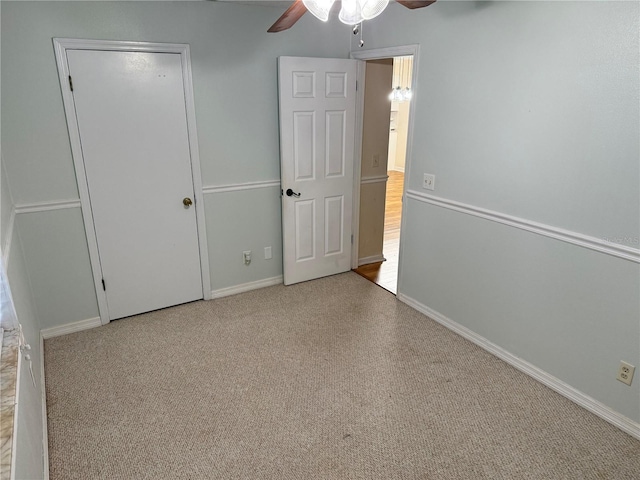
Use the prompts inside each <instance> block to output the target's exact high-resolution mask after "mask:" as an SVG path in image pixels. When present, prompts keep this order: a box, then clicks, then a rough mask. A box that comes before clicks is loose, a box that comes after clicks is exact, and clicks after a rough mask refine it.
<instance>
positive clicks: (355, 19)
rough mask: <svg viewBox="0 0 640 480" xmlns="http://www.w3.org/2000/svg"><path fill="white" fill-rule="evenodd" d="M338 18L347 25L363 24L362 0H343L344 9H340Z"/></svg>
mask: <svg viewBox="0 0 640 480" xmlns="http://www.w3.org/2000/svg"><path fill="white" fill-rule="evenodd" d="M338 18H339V19H340V21H341V22H342V23H346V24H347V25H357V24H358V23H362V21H363V20H364V17H363V16H362V8H361V6H360V0H342V8H340V14H339V15H338Z"/></svg>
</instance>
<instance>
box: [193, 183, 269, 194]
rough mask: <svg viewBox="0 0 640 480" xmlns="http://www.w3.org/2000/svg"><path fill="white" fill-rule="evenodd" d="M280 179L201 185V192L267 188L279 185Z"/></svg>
mask: <svg viewBox="0 0 640 480" xmlns="http://www.w3.org/2000/svg"><path fill="white" fill-rule="evenodd" d="M279 186H280V180H264V181H260V182H245V183H229V184H227V185H210V186H206V187H202V193H204V194H205V195H206V194H209V193H223V192H237V191H240V190H254V189H256V188H268V187H279Z"/></svg>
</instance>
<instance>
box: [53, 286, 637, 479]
mask: <svg viewBox="0 0 640 480" xmlns="http://www.w3.org/2000/svg"><path fill="white" fill-rule="evenodd" d="M45 350H46V379H47V403H48V413H49V455H50V465H51V467H50V468H51V479H52V480H59V479H65V480H70V479H82V480H87V479H136V480H137V479H193V480H195V479H301V480H311V479H385V480H387V479H440V478H442V479H482V478H486V479H500V478H504V479H520V478H535V479H564V478H567V479H570V478H575V479H589V478H594V479H595V478H597V479H602V478H607V479H616V480H617V479H638V478H640V442H639V441H637V440H635V439H633V438H632V437H630V436H628V435H627V434H625V433H623V432H621V431H619V430H618V429H616V428H615V427H613V426H611V425H609V424H608V423H606V422H604V421H603V420H600V419H599V418H597V417H596V416H594V415H592V414H590V413H588V412H587V411H585V410H583V409H582V408H580V407H578V406H576V405H574V404H573V403H571V402H570V401H568V400H566V399H565V398H563V397H561V396H560V395H558V394H556V393H554V392H552V391H551V390H549V389H547V388H546V387H544V386H542V385H540V384H538V383H537V382H535V381H534V380H532V379H530V378H529V377H527V376H525V375H524V374H521V373H520V372H518V371H517V370H515V369H513V368H511V367H510V366H508V365H507V364H505V363H503V362H502V361H501V360H498V359H497V358H495V357H493V356H491V355H490V354H488V353H486V352H485V351H483V350H481V349H480V348H478V347H476V346H475V345H473V344H471V343H470V342H468V341H466V340H464V339H462V338H461V337H458V336H457V335H455V334H453V333H451V332H450V331H448V330H447V329H445V328H444V327H442V326H440V325H438V324H437V323H435V322H433V321H431V320H429V319H428V318H426V317H425V316H423V315H422V314H420V313H418V312H416V311H415V310H413V309H411V308H409V307H407V306H406V305H404V304H402V303H400V302H398V301H396V299H395V297H394V296H393V295H391V294H390V293H388V292H386V291H385V290H383V289H381V288H379V287H377V286H375V285H374V284H372V283H369V282H368V281H367V280H365V279H363V278H361V277H359V276H358V275H356V274H353V273H347V274H343V275H339V276H335V277H330V278H325V279H321V280H316V281H313V282H307V283H304V284H300V285H295V286H291V287H283V286H276V287H271V288H266V289H262V290H258V291H254V292H249V293H245V294H241V295H237V296H234V297H228V298H224V299H219V300H214V301H210V302H196V303H192V304H188V305H182V306H179V307H174V308H171V309H166V310H162V311H158V312H153V313H149V314H145V315H140V316H137V317H132V318H128V319H124V320H119V321H116V322H112V323H110V324H109V325H107V326H104V327H101V328H97V329H94V330H88V331H85V332H81V333H76V334H72V335H68V336H65V337H59V338H54V339H51V340H47V341H46V343H45Z"/></svg>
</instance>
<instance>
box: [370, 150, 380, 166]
mask: <svg viewBox="0 0 640 480" xmlns="http://www.w3.org/2000/svg"><path fill="white" fill-rule="evenodd" d="M371 166H372V167H374V168H375V167H379V166H380V155H379V154H377V153H376V154H375V155H374V156H373V159H372V160H371Z"/></svg>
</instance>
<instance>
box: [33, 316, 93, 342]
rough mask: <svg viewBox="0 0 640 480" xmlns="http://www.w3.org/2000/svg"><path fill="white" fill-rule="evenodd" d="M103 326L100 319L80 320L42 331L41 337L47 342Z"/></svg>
mask: <svg viewBox="0 0 640 480" xmlns="http://www.w3.org/2000/svg"><path fill="white" fill-rule="evenodd" d="M101 325H102V322H101V321H100V317H94V318H88V319H86V320H79V321H77V322H72V323H65V324H64V325H58V326H57V327H51V328H45V329H43V330H40V335H42V338H44V339H45V340H46V339H47V338H53V337H59V336H61V335H68V334H69V333H75V332H81V331H82V330H89V329H90V328H95V327H100V326H101Z"/></svg>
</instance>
